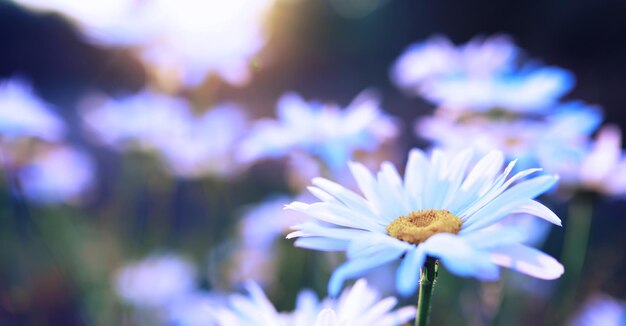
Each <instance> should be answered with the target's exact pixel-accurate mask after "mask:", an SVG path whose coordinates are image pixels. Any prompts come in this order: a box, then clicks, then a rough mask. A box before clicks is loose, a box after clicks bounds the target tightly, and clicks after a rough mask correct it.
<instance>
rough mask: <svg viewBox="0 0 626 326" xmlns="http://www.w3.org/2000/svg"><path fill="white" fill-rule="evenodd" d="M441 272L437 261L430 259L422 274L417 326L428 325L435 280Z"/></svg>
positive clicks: (416, 318)
mask: <svg viewBox="0 0 626 326" xmlns="http://www.w3.org/2000/svg"><path fill="white" fill-rule="evenodd" d="M438 271H439V264H438V263H437V260H435V259H432V258H429V259H427V260H426V263H425V264H424V267H422V270H421V274H420V288H419V296H418V298H417V316H416V317H415V326H426V325H428V315H429V313H430V300H431V298H432V296H433V290H434V288H435V280H436V279H437V273H438Z"/></svg>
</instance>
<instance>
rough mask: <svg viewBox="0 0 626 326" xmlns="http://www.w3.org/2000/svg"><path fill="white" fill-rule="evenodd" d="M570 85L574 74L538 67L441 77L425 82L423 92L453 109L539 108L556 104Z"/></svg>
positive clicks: (543, 108) (534, 110)
mask: <svg viewBox="0 0 626 326" xmlns="http://www.w3.org/2000/svg"><path fill="white" fill-rule="evenodd" d="M572 85H573V76H572V75H571V74H570V73H569V72H566V71H565V70H562V69H558V68H537V69H533V70H527V71H517V72H512V73H506V74H498V75H491V76H478V77H477V76H458V77H450V78H442V79H439V80H435V81H432V82H431V83H429V84H427V85H425V86H424V87H423V90H422V96H424V97H425V98H426V99H428V100H429V101H431V102H433V103H436V104H437V105H441V106H443V107H445V108H448V109H453V110H468V109H469V110H472V111H482V112H485V111H489V110H492V109H505V110H509V111H516V112H538V111H543V110H546V109H550V108H551V107H552V106H554V105H555V104H557V103H558V100H559V99H560V98H561V96H563V95H564V94H565V93H567V92H568V91H569V90H570V89H571V88H572Z"/></svg>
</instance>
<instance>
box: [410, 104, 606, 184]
mask: <svg viewBox="0 0 626 326" xmlns="http://www.w3.org/2000/svg"><path fill="white" fill-rule="evenodd" d="M449 113H450V112H449V111H446V110H442V111H437V113H436V114H435V115H433V116H430V117H425V118H422V119H420V120H419V121H418V122H417V123H416V125H415V132H416V134H417V135H419V136H420V137H422V138H424V139H427V140H430V141H431V142H432V143H433V144H434V146H436V147H437V148H440V149H443V150H445V151H451V152H458V151H461V150H463V149H465V148H469V147H471V148H474V149H475V150H477V151H478V152H479V153H480V154H486V153H488V152H489V151H491V150H495V149H498V150H502V151H503V152H504V154H505V155H506V157H507V158H518V159H519V160H520V163H522V164H521V165H522V166H524V167H525V166H527V165H529V164H539V165H541V166H543V167H544V168H545V169H546V171H548V172H551V173H552V172H561V170H562V168H560V165H561V164H564V163H567V161H568V160H571V159H572V158H573V157H577V156H578V155H580V153H581V151H582V150H583V149H584V148H585V147H586V146H587V143H588V142H589V137H590V135H591V134H592V133H593V132H594V131H595V130H596V128H597V127H598V126H599V125H600V123H601V122H602V114H601V113H600V110H599V109H598V108H596V107H594V106H590V105H586V104H583V103H580V102H572V103H566V104H562V105H560V106H559V107H557V108H554V112H553V113H552V114H551V115H549V116H547V117H544V118H543V119H539V118H534V119H513V120H509V119H493V118H491V117H489V116H480V115H479V116H472V117H454V114H449ZM451 116H452V117H451ZM518 168H519V164H518Z"/></svg>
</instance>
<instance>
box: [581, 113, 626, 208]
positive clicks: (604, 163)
mask: <svg viewBox="0 0 626 326" xmlns="http://www.w3.org/2000/svg"><path fill="white" fill-rule="evenodd" d="M580 182H581V185H582V186H583V187H584V188H587V189H591V190H596V191H598V192H600V193H603V194H607V195H613V196H617V195H625V194H626V154H624V151H623V150H622V133H621V131H620V129H619V127H617V126H613V125H609V126H605V127H603V128H602V129H601V130H600V131H599V132H598V135H597V138H596V140H595V142H594V143H593V144H592V146H591V148H590V150H589V152H588V153H587V155H586V156H585V157H584V159H583V160H582V164H581V166H580Z"/></svg>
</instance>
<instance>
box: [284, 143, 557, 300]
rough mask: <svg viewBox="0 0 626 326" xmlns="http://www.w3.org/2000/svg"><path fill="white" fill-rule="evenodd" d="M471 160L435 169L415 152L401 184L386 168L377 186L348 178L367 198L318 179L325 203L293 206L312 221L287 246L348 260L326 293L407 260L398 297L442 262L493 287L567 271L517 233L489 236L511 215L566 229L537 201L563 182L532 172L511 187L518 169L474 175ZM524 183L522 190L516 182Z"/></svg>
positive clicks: (360, 170)
mask: <svg viewBox="0 0 626 326" xmlns="http://www.w3.org/2000/svg"><path fill="white" fill-rule="evenodd" d="M471 159H472V152H471V151H470V150H466V151H463V152H461V153H460V154H458V155H456V156H454V157H452V156H448V155H446V154H444V153H443V152H441V151H438V150H434V151H433V153H432V155H431V157H430V160H429V159H428V158H427V156H426V155H425V154H424V153H423V152H422V151H421V150H418V149H414V150H412V151H411V152H410V154H409V159H408V162H407V165H406V170H405V174H404V179H403V178H401V177H400V174H399V173H398V171H397V170H396V168H395V167H394V166H393V165H392V164H391V163H388V162H385V163H383V164H382V166H381V170H380V171H379V172H378V174H377V175H376V176H374V175H372V174H371V173H370V172H369V171H368V170H367V169H366V168H365V167H364V166H363V165H361V164H359V163H350V170H351V172H352V174H353V176H354V178H355V179H356V182H357V183H358V185H359V188H360V190H361V192H362V193H363V195H364V197H362V196H360V195H358V194H356V193H354V192H353V191H350V190H348V189H346V188H344V187H342V186H341V185H339V184H336V183H334V182H332V181H329V180H326V179H323V178H316V179H313V186H312V187H310V188H309V189H310V191H311V192H312V193H313V194H314V195H315V196H316V197H317V198H319V199H320V200H321V202H316V203H313V204H305V203H301V202H294V203H292V204H290V205H288V206H287V208H288V209H293V210H296V211H299V212H302V213H304V214H306V215H308V216H310V217H313V218H314V219H313V220H312V221H310V222H306V223H303V224H300V225H296V226H294V227H293V229H294V230H295V231H294V232H292V233H291V234H289V235H288V236H287V237H288V238H298V239H297V240H296V242H295V245H296V246H299V247H303V248H309V249H316V250H324V251H345V252H346V254H347V258H348V261H347V262H345V263H344V264H343V265H341V266H339V267H338V268H337V269H336V270H335V271H334V273H333V275H332V277H331V279H330V281H329V285H328V288H329V293H330V294H331V295H336V294H337V293H339V290H340V289H341V286H342V284H343V282H344V281H345V280H346V279H348V278H352V277H355V276H357V275H361V274H363V273H364V272H365V271H367V270H369V269H371V268H373V267H376V266H380V265H383V264H387V263H390V262H392V261H396V260H399V259H402V263H401V264H400V267H399V268H398V270H397V276H396V288H397V289H398V291H399V292H400V294H402V295H410V294H411V293H413V292H414V291H415V289H416V287H417V285H418V282H419V274H420V273H419V271H420V268H421V267H422V265H423V264H424V263H425V261H426V259H427V257H433V258H436V259H438V260H439V261H440V262H441V263H442V264H443V266H445V267H446V268H447V269H448V270H449V271H450V272H451V273H453V274H456V275H458V276H467V277H476V278H478V279H481V280H496V279H497V278H498V277H499V267H508V268H511V269H513V270H517V271H519V272H522V273H524V274H528V275H530V276H534V277H537V278H541V279H555V278H558V277H559V276H560V275H561V274H562V273H563V266H562V265H561V264H560V263H559V262H557V261H556V260H555V259H554V258H552V257H550V256H548V255H546V254H544V253H542V252H540V251H538V250H536V249H533V248H531V247H527V246H526V245H523V244H522V241H523V240H524V238H525V237H524V235H523V232H520V231H519V230H517V229H516V228H515V227H501V228H490V226H493V225H494V224H496V223H497V222H499V221H500V220H501V219H502V218H504V217H506V216H507V215H509V214H511V213H528V214H531V215H535V216H537V217H540V218H543V219H545V220H547V221H550V222H552V223H553V224H557V225H560V224H561V221H560V219H559V218H558V217H557V216H556V215H555V214H554V213H553V212H552V211H551V210H550V209H548V208H547V207H546V206H544V205H542V204H541V203H539V202H537V201H535V200H533V199H534V198H535V197H537V196H539V195H540V194H542V193H544V192H546V191H547V190H549V189H550V188H552V187H553V186H554V185H555V184H556V182H557V180H558V178H557V177H556V176H553V175H542V176H537V177H533V178H530V179H528V180H523V181H522V179H523V178H525V177H527V176H529V175H531V174H533V173H535V172H537V171H539V170H540V169H529V170H524V171H521V172H518V173H517V174H515V175H513V176H511V177H509V175H510V173H511V171H512V170H513V168H514V166H515V163H516V162H515V161H513V162H511V163H509V164H508V165H507V166H506V168H505V169H504V171H502V170H501V168H502V165H503V163H504V155H503V154H502V153H501V152H499V151H493V152H491V153H489V154H487V155H485V156H484V157H482V158H481V159H480V160H479V161H478V162H477V163H476V164H475V165H474V167H473V168H471V169H469V171H468V165H469V163H470V161H471ZM518 181H519V182H518Z"/></svg>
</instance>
